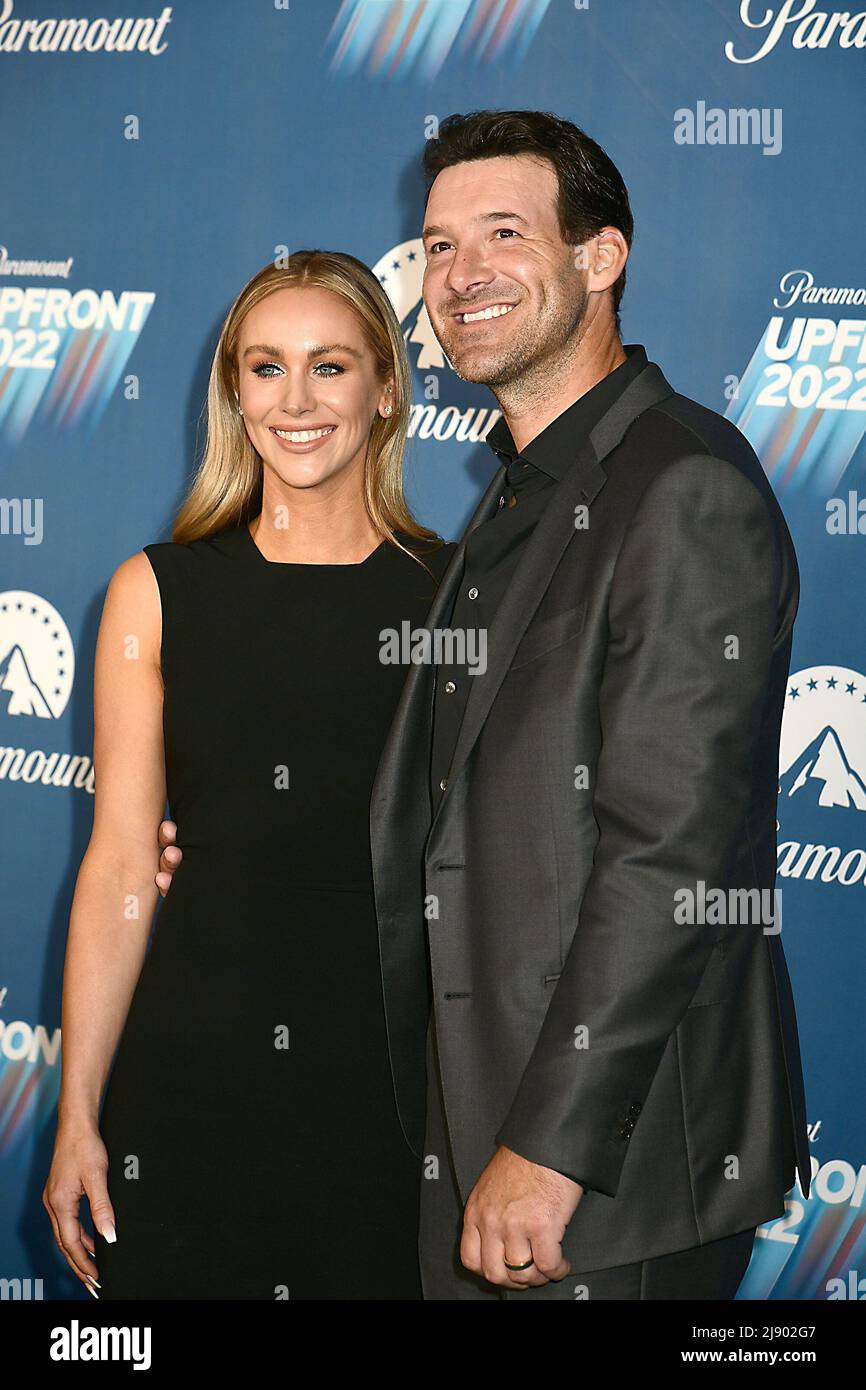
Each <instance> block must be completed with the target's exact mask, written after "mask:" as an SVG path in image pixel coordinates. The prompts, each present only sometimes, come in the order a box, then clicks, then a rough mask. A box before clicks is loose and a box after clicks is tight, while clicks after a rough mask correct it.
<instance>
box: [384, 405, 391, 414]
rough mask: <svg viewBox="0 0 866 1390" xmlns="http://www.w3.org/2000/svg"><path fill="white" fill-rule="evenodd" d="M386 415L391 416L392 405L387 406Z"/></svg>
mask: <svg viewBox="0 0 866 1390" xmlns="http://www.w3.org/2000/svg"><path fill="white" fill-rule="evenodd" d="M385 414H386V415H390V414H391V407H390V405H386V406H385Z"/></svg>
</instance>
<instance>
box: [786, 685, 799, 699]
mask: <svg viewBox="0 0 866 1390" xmlns="http://www.w3.org/2000/svg"><path fill="white" fill-rule="evenodd" d="M788 694H789V696H790V697H791V699H792V700H799V698H800V692H799V690H798V689H797V687H796V685H795V686H793V687H792V688H791V689H790V690H789V691H788Z"/></svg>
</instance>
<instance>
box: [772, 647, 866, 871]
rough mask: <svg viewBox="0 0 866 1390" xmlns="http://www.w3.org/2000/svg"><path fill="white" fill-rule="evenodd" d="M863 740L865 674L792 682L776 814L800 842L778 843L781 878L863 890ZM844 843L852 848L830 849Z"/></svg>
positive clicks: (809, 673) (801, 677) (835, 671)
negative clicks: (793, 827) (791, 821)
mask: <svg viewBox="0 0 866 1390" xmlns="http://www.w3.org/2000/svg"><path fill="white" fill-rule="evenodd" d="M864 735H866V676H863V675H862V674H861V673H860V672H859V671H853V670H849V669H848V668H847V667H843V666H810V667H807V668H806V669H805V670H802V671H796V672H794V673H793V674H792V675H791V676H790V678H789V680H788V692H787V695H786V697H785V713H784V718H783V721H782V739H781V745H780V749H779V768H780V776H779V815H780V817H782V818H784V819H785V820H787V818H788V817H789V816H790V817H792V818H794V822H795V825H796V826H797V833H798V835H799V837H800V838H796V839H784V840H780V841H779V844H778V848H777V856H778V863H777V871H778V873H779V874H780V875H781V877H782V878H799V879H807V880H809V881H815V880H817V881H818V882H820V883H837V884H839V885H840V886H841V887H842V888H852V887H854V886H856V885H857V884H863V885H864V886H866V849H864V848H862V847H861V846H862V843H863V820H864V813H866V775H864V774H866V737H864ZM818 827H820V829H818V833H817V834H815V833H814V832H815V829H817V828H818ZM829 827H832V829H831V830H830V833H828V828H829ZM804 831H805V833H804ZM846 838H847V839H848V844H847V845H845V844H844V843H842V844H834V843H832V842H831V843H829V844H827V843H825V841H826V840H830V841H832V840H836V839H841V840H842V841H843V842H844V840H845V839H846ZM858 842H859V843H858Z"/></svg>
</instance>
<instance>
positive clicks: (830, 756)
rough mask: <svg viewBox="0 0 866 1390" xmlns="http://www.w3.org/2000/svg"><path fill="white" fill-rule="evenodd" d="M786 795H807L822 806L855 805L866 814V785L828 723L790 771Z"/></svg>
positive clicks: (784, 779) (784, 787)
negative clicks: (802, 793) (801, 793)
mask: <svg viewBox="0 0 866 1390" xmlns="http://www.w3.org/2000/svg"><path fill="white" fill-rule="evenodd" d="M781 787H782V795H783V796H794V795H795V794H796V793H797V792H801V791H802V792H805V793H806V795H807V796H808V797H809V798H810V800H811V801H812V802H813V803H815V804H816V805H818V806H853V807H854V808H855V809H856V810H858V811H866V785H864V782H863V778H862V777H859V776H858V775H857V773H856V772H855V771H854V769H853V767H852V766H851V764H850V763H849V762H848V759H847V758H846V756H845V751H844V749H843V747H842V745H841V743H840V742H839V736H838V734H837V733H836V730H835V729H833V728H831V727H830V725H829V724H827V725H826V726H825V727H824V728H823V729H822V730H821V732H820V733H819V734H818V736H817V738H813V740H812V742H811V743H810V744H809V747H808V748H806V749H805V750H804V751H803V752H802V753H801V754H800V756H799V758H797V759H796V760H795V762H794V763H793V765H792V766H791V767H790V768H789V769H788V771H787V772H786V774H785V776H784V777H783V779H782V782H781Z"/></svg>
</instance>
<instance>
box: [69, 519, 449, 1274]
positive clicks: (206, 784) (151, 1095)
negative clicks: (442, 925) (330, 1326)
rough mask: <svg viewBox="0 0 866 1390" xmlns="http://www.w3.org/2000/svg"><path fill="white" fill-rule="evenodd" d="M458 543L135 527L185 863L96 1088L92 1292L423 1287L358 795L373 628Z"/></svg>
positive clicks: (386, 702) (392, 688) (426, 603)
mask: <svg viewBox="0 0 866 1390" xmlns="http://www.w3.org/2000/svg"><path fill="white" fill-rule="evenodd" d="M400 539H401V540H402V541H403V542H404V544H407V545H408V546H409V547H410V548H412V547H413V546H414V547H417V548H418V549H419V550H420V549H421V548H422V543H420V542H412V541H409V540H407V538H406V537H405V536H401V537H400ZM452 549H453V547H452V546H443V547H441V548H440V549H439V550H436V551H433V552H431V553H430V554H427V555H422V557H421V558H422V559H423V560H424V561H425V563H426V564H427V566H428V568H429V570H430V571H432V577H431V574H429V573H427V571H426V570H425V569H424V568H422V566H421V565H420V564H418V562H417V561H416V560H414V559H412V558H410V557H409V556H407V555H405V554H403V553H402V552H400V551H399V550H397V549H395V547H393V546H392V545H391V544H390V543H389V542H387V541H385V542H383V543H382V545H380V546H379V548H378V549H377V550H375V551H373V553H372V554H371V555H370V556H368V558H367V559H366V560H364V561H363V562H362V563H361V564H358V565H308V564H281V563H279V562H272V561H269V560H266V559H265V557H264V556H263V555H262V553H261V552H260V551H259V549H258V547H257V546H256V544H255V542H254V540H253V538H252V536H251V535H250V533H249V530H248V529H247V528H246V526H241V527H239V528H238V529H236V530H231V531H225V532H223V533H221V534H220V535H218V536H215V537H212V538H211V539H209V540H203V541H195V542H193V543H192V544H188V545H176V544H160V545H149V546H147V547H145V553H146V554H147V556H148V558H149V560H150V562H151V565H152V566H153V569H154V572H155V574H156V578H157V581H158V584H159V590H160V595H161V600H162V613H163V638H162V670H163V677H164V681H165V704H164V730H165V756H166V775H167V783H168V796H169V804H170V808H171V815H172V818H173V819H174V820H175V821H176V822H177V826H178V843H179V845H180V846H181V848H182V849H183V863H182V864H181V866H180V868H179V870H178V871H177V873H176V874H175V876H174V880H173V883H172V886H171V888H170V889H169V892H168V896H167V897H166V899H165V901H164V902H163V903H162V905H161V908H160V912H159V916H158V919H157V925H156V928H155V932H154V936H153V939H152V944H151V948H150V951H149V953H148V955H147V957H146V959H145V963H144V968H143V970H142V973H141V976H140V979H139V983H138V987H137V989H136V992H135V995H134V998H133V1002H132V1006H131V1009H130V1012H129V1016H128V1019H127V1023H126V1027H125V1029H124V1032H123V1036H122V1039H121V1043H120V1046H119V1048H118V1052H117V1057H116V1061H115V1065H114V1069H113V1072H112V1074H111V1077H110V1079H109V1083H108V1087H107V1091H106V1098H105V1103H104V1108H103V1115H102V1120H101V1132H102V1135H103V1138H104V1141H105V1144H106V1147H107V1149H108V1155H109V1175H108V1181H109V1191H110V1194H111V1199H112V1202H113V1204H114V1208H115V1213H116V1226H117V1241H116V1243H115V1244H113V1245H108V1244H106V1242H105V1241H104V1240H103V1239H102V1238H101V1237H100V1236H98V1235H97V1237H96V1241H97V1250H96V1261H97V1265H98V1268H99V1271H100V1275H99V1277H100V1283H101V1284H102V1293H101V1296H102V1297H103V1298H118V1299H127V1298H128V1299H139V1298H157V1299H159V1298H162V1299H166V1298H168V1299H221V1298H222V1299H234V1298H238V1299H271V1300H273V1299H278V1298H285V1297H288V1298H290V1299H417V1298H420V1297H421V1288H420V1282H419V1275H418V1268H417V1222H418V1201H419V1186H420V1181H421V1173H420V1163H419V1162H418V1160H417V1159H416V1157H415V1156H414V1154H413V1153H412V1152H411V1150H410V1149H409V1147H408V1144H407V1143H406V1140H405V1138H404V1136H403V1133H402V1130H401V1128H400V1122H399V1119H398V1115H397V1110H396V1105H395V1101H394V1093H393V1088H392V1081H391V1072H390V1064H389V1059H388V1052H387V1041H386V1033H385V1020H384V1011H383V1002H382V985H381V976H380V971H379V954H378V939H377V931H376V919H375V912H374V900H373V882H372V870H371V862H370V841H369V802H370V792H371V788H372V784H373V778H374V775H375V772H376V766H377V763H378V760H379V756H380V753H381V750H382V747H383V745H384V742H385V738H386V735H387V732H388V729H389V726H390V724H391V721H392V718H393V716H394V712H395V710H396V706H397V701H398V699H399V696H400V691H401V689H402V686H403V683H404V681H405V678H406V675H407V667H405V666H398V665H393V664H392V665H389V664H384V663H383V662H382V661H380V659H379V655H380V649H381V648H382V643H383V636H380V634H383V630H384V629H390V628H393V629H396V630H397V631H398V632H400V630H401V623H403V622H405V621H407V620H408V622H409V623H410V624H411V625H412V626H413V627H418V626H421V625H422V624H423V623H424V621H425V619H426V616H427V612H428V609H429V607H430V603H431V601H432V598H433V594H434V592H435V588H436V584H437V583H438V580H439V579H441V576H442V573H443V572H444V568H445V565H446V563H447V561H448V559H449V557H450V553H451V551H452ZM155 832H156V827H154V834H155ZM419 910H420V906H419Z"/></svg>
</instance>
